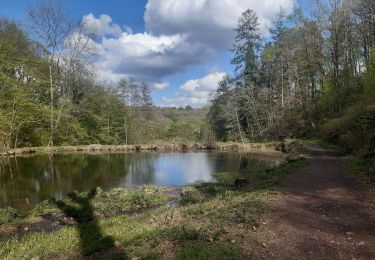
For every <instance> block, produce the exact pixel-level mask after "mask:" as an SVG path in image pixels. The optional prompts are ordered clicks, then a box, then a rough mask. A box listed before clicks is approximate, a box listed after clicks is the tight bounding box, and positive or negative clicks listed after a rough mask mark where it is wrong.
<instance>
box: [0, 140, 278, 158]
mask: <svg viewBox="0 0 375 260" xmlns="http://www.w3.org/2000/svg"><path fill="white" fill-rule="evenodd" d="M199 150H202V151H221V152H226V151H231V152H254V153H259V152H260V153H276V154H280V152H279V151H277V150H276V144H275V143H239V142H228V143H215V144H213V145H211V144H210V145H206V144H202V143H191V144H184V143H179V144H176V143H161V144H145V145H101V144H90V145H77V146H55V147H48V146H41V147H23V148H15V149H10V150H5V151H2V152H0V157H11V156H19V155H31V154H49V153H60V152H72V153H76V152H86V153H100V152H151V151H155V152H182V151H199Z"/></svg>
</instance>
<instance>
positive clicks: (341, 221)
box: [256, 145, 375, 259]
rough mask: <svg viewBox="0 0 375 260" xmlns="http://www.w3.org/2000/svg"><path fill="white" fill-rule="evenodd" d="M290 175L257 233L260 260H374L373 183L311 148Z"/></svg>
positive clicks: (333, 155) (374, 193)
mask: <svg viewBox="0 0 375 260" xmlns="http://www.w3.org/2000/svg"><path fill="white" fill-rule="evenodd" d="M310 154H311V158H310V164H309V165H307V166H305V167H303V168H301V169H299V170H298V171H296V172H295V173H293V174H291V175H290V177H289V179H288V181H287V185H286V187H285V190H284V192H283V195H282V196H281V198H280V199H279V200H277V201H276V202H274V204H273V205H271V206H270V207H272V208H273V210H272V212H271V213H270V214H269V215H268V216H267V218H266V220H265V225H264V228H263V231H264V232H261V234H260V236H261V237H260V240H261V241H262V242H264V243H263V246H264V248H263V250H262V251H263V252H260V254H259V255H258V256H257V257H256V258H260V259H375V196H374V195H375V192H374V184H373V183H370V182H369V181H367V180H365V179H363V178H361V177H359V176H357V175H353V174H351V173H350V172H348V170H347V169H345V167H344V161H343V159H342V158H340V157H338V156H337V155H335V154H333V153H329V152H325V151H323V150H322V149H320V148H319V147H317V146H316V145H313V146H312V147H311V151H310Z"/></svg>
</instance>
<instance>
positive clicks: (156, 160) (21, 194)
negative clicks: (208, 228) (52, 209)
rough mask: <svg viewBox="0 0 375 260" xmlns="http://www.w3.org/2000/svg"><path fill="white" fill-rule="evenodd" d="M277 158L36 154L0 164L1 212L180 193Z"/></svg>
mask: <svg viewBox="0 0 375 260" xmlns="http://www.w3.org/2000/svg"><path fill="white" fill-rule="evenodd" d="M279 160H280V158H275V157H270V156H265V155H259V154H258V155H256V154H240V153H219V152H187V153H156V152H155V153H108V154H103V153H100V154H82V153H69V154H41V155H33V156H28V157H11V158H0V207H7V206H12V207H15V208H18V209H27V208H29V207H31V206H33V205H34V204H36V203H38V202H41V201H43V200H45V199H48V198H51V197H54V198H56V199H62V198H64V197H65V196H66V194H67V193H68V192H70V191H74V190H77V191H87V190H89V189H92V188H94V187H101V188H102V189H103V190H110V189H112V188H114V187H137V186H140V185H143V184H154V185H159V186H165V187H179V186H183V185H186V184H189V183H193V182H195V181H199V180H202V181H213V180H214V177H213V176H212V175H213V173H215V172H235V171H239V170H242V169H245V168H257V167H259V166H260V165H263V164H273V163H277V162H278V161H279Z"/></svg>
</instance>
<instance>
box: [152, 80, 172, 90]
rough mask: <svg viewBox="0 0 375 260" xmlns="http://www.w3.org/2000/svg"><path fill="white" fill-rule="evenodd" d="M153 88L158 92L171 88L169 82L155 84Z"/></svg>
mask: <svg viewBox="0 0 375 260" xmlns="http://www.w3.org/2000/svg"><path fill="white" fill-rule="evenodd" d="M153 87H154V89H156V90H163V89H166V88H167V87H169V83H168V82H160V83H154V84H153Z"/></svg>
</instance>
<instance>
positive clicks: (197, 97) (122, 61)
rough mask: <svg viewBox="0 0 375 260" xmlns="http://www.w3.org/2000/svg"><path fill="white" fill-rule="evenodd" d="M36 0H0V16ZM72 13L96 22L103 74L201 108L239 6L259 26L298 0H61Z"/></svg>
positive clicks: (16, 14)
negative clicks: (141, 83)
mask: <svg viewBox="0 0 375 260" xmlns="http://www.w3.org/2000/svg"><path fill="white" fill-rule="evenodd" d="M36 2H38V1H37V0H29V1H27V0H17V1H6V0H0V16H2V17H7V18H11V19H15V20H20V21H23V20H25V18H26V15H27V6H28V5H30V4H33V3H36ZM59 2H60V3H61V5H63V6H64V7H65V9H66V11H67V13H68V15H69V16H71V17H72V18H74V19H77V20H78V19H84V20H85V22H86V23H88V24H91V25H93V26H95V28H96V29H97V34H98V37H97V39H96V44H97V47H98V53H99V55H98V56H97V57H96V58H95V61H94V62H95V66H96V67H97V69H98V71H99V76H100V79H101V80H103V81H109V82H116V81H117V80H118V79H119V78H121V77H123V76H126V77H133V78H135V79H137V80H140V81H147V82H149V83H150V84H151V85H152V87H153V99H154V102H155V103H156V104H157V105H161V106H177V107H179V106H186V105H192V106H193V107H200V106H203V105H205V104H207V102H208V100H209V97H210V93H211V92H212V91H213V90H215V88H216V86H217V83H218V81H220V80H221V79H222V78H223V76H224V75H225V74H226V73H232V71H233V67H232V66H231V65H230V58H231V54H230V52H229V51H228V49H229V48H230V47H231V44H232V42H233V28H234V27H235V26H236V24H237V20H238V17H239V16H240V15H241V12H243V11H244V10H246V9H248V8H249V9H253V10H254V11H256V12H257V14H258V16H259V23H260V33H261V35H262V36H264V37H267V36H268V28H269V27H270V25H271V23H272V19H273V18H274V17H275V15H276V14H277V12H278V11H279V10H280V7H281V8H283V9H284V10H285V11H290V10H291V9H292V6H293V3H294V2H295V3H299V4H302V6H303V5H305V4H306V1H302V0H301V1H298V0H148V1H147V0H127V1H119V0H117V1H116V0H106V1H101V0H90V1H78V0H64V1H62V0H61V1H59Z"/></svg>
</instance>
